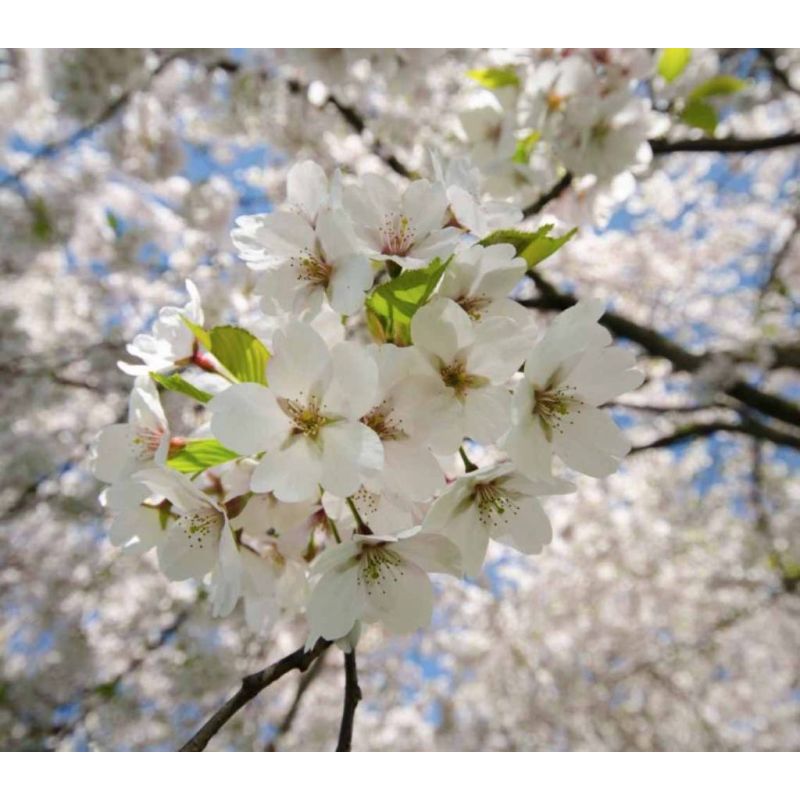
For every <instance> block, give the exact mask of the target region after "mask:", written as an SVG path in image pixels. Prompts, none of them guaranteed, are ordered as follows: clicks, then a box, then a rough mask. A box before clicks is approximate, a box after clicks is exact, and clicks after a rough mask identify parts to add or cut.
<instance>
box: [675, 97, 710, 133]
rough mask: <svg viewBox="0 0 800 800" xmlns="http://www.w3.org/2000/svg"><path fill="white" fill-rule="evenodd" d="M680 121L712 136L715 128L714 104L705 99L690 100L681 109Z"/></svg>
mask: <svg viewBox="0 0 800 800" xmlns="http://www.w3.org/2000/svg"><path fill="white" fill-rule="evenodd" d="M681 121H682V122H685V123H686V124H687V125H691V126H692V127H693V128H700V129H701V130H703V131H705V132H706V133H707V134H709V136H713V135H714V131H715V130H716V129H717V122H718V119H717V112H716V109H715V108H714V106H712V105H711V104H710V103H706V102H705V100H691V101H690V102H688V103H687V104H686V106H685V108H684V109H683V111H681Z"/></svg>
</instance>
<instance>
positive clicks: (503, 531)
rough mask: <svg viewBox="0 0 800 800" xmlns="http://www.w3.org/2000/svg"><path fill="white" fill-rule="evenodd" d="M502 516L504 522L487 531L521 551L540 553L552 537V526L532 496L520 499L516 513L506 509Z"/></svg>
mask: <svg viewBox="0 0 800 800" xmlns="http://www.w3.org/2000/svg"><path fill="white" fill-rule="evenodd" d="M503 516H504V523H505V524H504V525H502V526H498V527H496V528H491V529H490V531H489V533H490V534H491V536H492V538H493V539H497V540H499V541H501V542H503V543H505V544H508V545H511V546H512V547H514V548H516V549H517V550H519V551H520V552H521V553H526V554H527V555H533V554H535V553H540V552H541V551H542V550H543V549H544V546H545V545H546V544H549V543H550V540H551V539H552V538H553V528H552V526H551V525H550V520H549V518H548V516H547V514H545V511H544V509H543V508H542V504H541V503H540V502H539V501H538V500H536V499H534V498H532V497H530V498H526V499H525V500H522V501H520V503H519V507H518V510H517V513H516V514H510V513H509V512H508V511H506V513H505V514H504V515H503Z"/></svg>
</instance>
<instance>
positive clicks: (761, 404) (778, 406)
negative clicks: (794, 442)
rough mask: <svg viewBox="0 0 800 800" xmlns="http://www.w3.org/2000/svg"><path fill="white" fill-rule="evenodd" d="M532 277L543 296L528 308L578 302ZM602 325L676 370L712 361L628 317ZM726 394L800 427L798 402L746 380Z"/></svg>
mask: <svg viewBox="0 0 800 800" xmlns="http://www.w3.org/2000/svg"><path fill="white" fill-rule="evenodd" d="M528 276H529V277H530V278H531V279H532V280H533V282H534V283H535V284H536V287H537V288H538V289H539V292H540V295H539V297H535V298H532V299H529V300H520V301H518V302H519V303H520V304H521V305H523V306H525V307H526V308H539V309H548V310H551V311H564V310H565V309H567V308H571V307H572V306H574V305H575V303H577V302H578V299H577V298H576V297H575V296H574V295H571V294H568V293H566V292H561V291H559V290H558V289H556V287H555V286H553V284H551V283H550V282H549V281H548V280H546V279H545V278H543V277H542V276H541V275H540V274H538V273H537V272H535V271H530V272H529V273H528ZM600 322H601V324H602V325H605V327H607V328H608V329H609V330H610V331H611V332H612V333H614V334H615V335H616V336H620V337H622V338H624V339H629V340H630V341H632V342H636V343H637V344H638V345H640V346H641V347H643V348H644V349H645V350H646V351H647V352H648V353H649V354H650V355H652V356H657V357H659V358H665V359H667V361H670V362H671V363H672V364H673V366H674V367H675V368H676V369H679V370H682V371H684V372H697V371H698V370H699V369H700V368H701V367H702V366H703V365H704V364H705V363H706V362H707V361H708V359H709V357H710V356H709V354H703V355H698V354H696V353H692V352H690V351H689V350H686V349H685V348H684V347H681V345H679V344H678V343H677V342H673V341H672V340H671V339H668V338H667V337H666V336H663V335H662V334H660V333H658V331H655V330H653V329H652V328H648V327H646V326H644V325H640V324H639V323H638V322H633V320H629V319H627V318H626V317H623V316H621V315H620V314H616V313H614V312H611V311H609V312H606V313H605V314H604V315H603V316H602V317H601V318H600ZM722 391H724V393H725V394H727V395H728V396H729V397H732V398H734V399H735V400H738V401H739V402H740V403H744V404H745V405H747V406H750V407H751V408H753V409H754V410H756V411H759V412H761V413H762V414H765V415H766V416H769V417H773V418H774V419H778V420H781V422H787V423H789V424H790V425H795V426H797V427H800V407H798V406H797V405H796V404H795V403H793V402H791V401H790V400H787V399H785V398H783V397H780V396H778V395H775V394H770V393H769V392H765V391H762V390H761V389H757V388H756V387H755V386H753V385H752V384H749V383H746V382H745V381H735V382H733V383H732V384H731V385H730V386H727V387H725V388H724V389H723V390H722Z"/></svg>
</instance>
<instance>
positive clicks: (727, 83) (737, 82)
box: [686, 75, 747, 105]
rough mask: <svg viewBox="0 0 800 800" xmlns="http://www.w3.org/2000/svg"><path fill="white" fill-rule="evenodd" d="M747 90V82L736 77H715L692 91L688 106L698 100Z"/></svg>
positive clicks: (687, 99)
mask: <svg viewBox="0 0 800 800" xmlns="http://www.w3.org/2000/svg"><path fill="white" fill-rule="evenodd" d="M746 88H747V81H743V80H742V79H741V78H737V77H736V76H735V75H715V76H714V77H713V78H709V79H708V80H707V81H705V82H704V83H701V84H699V85H698V86H695V87H694V89H692V91H691V92H690V93H689V96H688V97H687V98H686V101H687V105H688V104H690V103H692V102H694V101H696V100H704V99H705V98H706V97H721V96H724V95H728V94H736V92H741V91H742V89H746Z"/></svg>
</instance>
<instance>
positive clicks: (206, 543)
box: [133, 468, 242, 616]
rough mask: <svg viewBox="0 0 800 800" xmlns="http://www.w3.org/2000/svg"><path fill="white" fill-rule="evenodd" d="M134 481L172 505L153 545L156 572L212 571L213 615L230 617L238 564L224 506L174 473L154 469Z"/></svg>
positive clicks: (179, 576)
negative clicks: (166, 520)
mask: <svg viewBox="0 0 800 800" xmlns="http://www.w3.org/2000/svg"><path fill="white" fill-rule="evenodd" d="M133 477H134V480H137V481H139V482H141V483H143V484H144V485H145V486H147V487H148V488H149V489H150V490H151V491H152V492H154V493H155V494H157V495H160V496H162V497H164V498H166V499H167V500H169V502H170V503H171V504H172V509H171V512H170V521H169V523H168V524H167V529H166V533H165V536H164V537H163V538H162V539H160V540H159V542H158V544H157V546H156V552H157V554H158V564H159V567H161V571H162V572H163V573H164V574H165V575H166V576H167V577H168V578H169V579H170V580H173V581H182V580H186V579H187V578H198V579H199V578H202V577H203V576H205V575H207V574H208V573H209V572H211V573H212V575H211V603H212V609H213V612H214V615H215V616H225V615H226V614H229V613H230V612H231V611H232V610H233V608H234V606H235V605H236V601H237V600H238V599H239V596H240V594H241V585H242V566H241V561H240V559H239V548H238V545H237V544H236V541H235V539H234V537H233V531H232V530H231V527H230V523H229V522H228V517H227V515H226V514H225V511H224V510H223V508H222V507H221V506H220V505H219V504H218V503H217V502H216V501H214V500H213V499H212V498H211V497H210V496H209V495H207V494H205V493H204V492H203V491H201V490H200V489H199V488H198V487H197V486H196V485H195V484H194V483H193V482H192V481H190V480H189V479H188V478H187V477H186V476H185V475H181V474H180V473H178V472H173V471H172V470H168V469H159V468H153V469H145V470H142V471H140V472H137V473H136V474H135V475H134V476H133Z"/></svg>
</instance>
